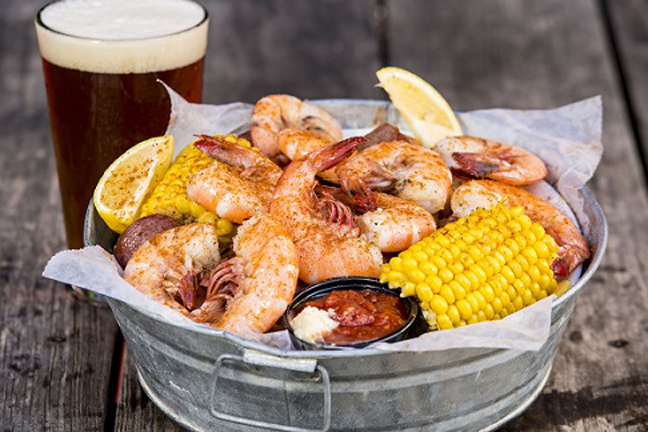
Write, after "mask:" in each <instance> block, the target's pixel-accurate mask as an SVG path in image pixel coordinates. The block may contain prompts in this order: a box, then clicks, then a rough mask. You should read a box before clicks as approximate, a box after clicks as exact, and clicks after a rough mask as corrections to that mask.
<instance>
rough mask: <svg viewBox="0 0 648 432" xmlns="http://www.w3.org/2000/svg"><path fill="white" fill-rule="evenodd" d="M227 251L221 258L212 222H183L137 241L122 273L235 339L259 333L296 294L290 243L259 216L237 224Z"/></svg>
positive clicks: (269, 220) (279, 227) (294, 260)
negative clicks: (138, 244) (231, 249)
mask: <svg viewBox="0 0 648 432" xmlns="http://www.w3.org/2000/svg"><path fill="white" fill-rule="evenodd" d="M234 252H235V254H236V256H235V257H233V258H230V259H228V260H226V261H223V262H220V255H219V248H218V236H217V235H216V227H215V226H214V225H212V224H200V223H194V224H190V225H184V226H180V227H177V228H173V229H171V230H168V231H164V232H162V233H161V234H158V235H157V236H155V237H153V238H152V239H150V240H149V241H147V242H146V243H144V244H143V245H142V246H141V247H140V248H139V249H138V250H137V252H135V254H134V255H133V257H132V258H131V259H130V261H128V265H127V266H126V269H125V270H124V278H125V279H126V281H127V282H129V283H130V284H131V285H133V286H134V287H135V288H137V289H138V290H139V291H141V292H143V293H144V294H147V295H149V296H151V297H152V298H153V299H154V300H157V301H159V302H161V303H163V304H165V305H167V306H169V307H171V308H173V309H175V310H177V311H179V312H181V313H182V314H184V315H185V316H188V317H189V318H192V319H193V320H195V321H198V322H203V323H206V324H209V325H211V326H213V327H216V328H219V329H223V330H226V331H229V332H232V333H236V334H239V335H242V336H249V335H250V334H253V333H258V332H265V331H267V330H268V329H270V327H272V325H273V324H274V323H275V322H276V321H277V320H278V319H279V318H280V317H281V315H282V314H283V313H284V311H285V310H286V308H287V307H288V304H289V303H290V301H291V300H292V297H293V295H294V293H295V288H296V286H297V275H298V263H297V252H296V249H295V245H294V244H293V242H292V241H291V240H290V237H289V235H288V232H287V231H286V229H285V228H284V227H283V225H282V224H281V223H280V222H279V221H278V220H277V218H275V217H273V216H272V215H270V214H264V215H258V216H255V217H253V218H251V219H249V220H247V221H245V222H244V223H243V225H241V226H240V227H239V229H238V233H237V235H236V237H235V238H234Z"/></svg>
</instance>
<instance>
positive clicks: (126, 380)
mask: <svg viewBox="0 0 648 432" xmlns="http://www.w3.org/2000/svg"><path fill="white" fill-rule="evenodd" d="M123 364H124V373H123V375H122V390H121V394H120V396H119V402H118V404H117V419H116V422H115V431H116V432H130V431H165V432H175V431H177V432H179V431H182V430H184V429H183V428H182V427H180V426H179V425H177V424H176V423H174V422H173V421H172V420H171V419H170V418H169V417H167V416H166V415H165V414H164V413H163V412H162V411H161V410H160V409H159V408H158V407H157V406H155V405H154V404H153V402H151V400H150V399H149V398H148V396H146V393H144V390H142V387H141V386H140V385H139V382H138V381H137V370H136V369H135V364H134V362H133V358H132V357H131V356H129V354H128V349H126V352H125V356H124V363H123Z"/></svg>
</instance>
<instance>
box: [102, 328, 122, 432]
mask: <svg viewBox="0 0 648 432" xmlns="http://www.w3.org/2000/svg"><path fill="white" fill-rule="evenodd" d="M125 353H126V348H125V345H124V336H123V335H122V333H121V331H117V334H116V335H115V345H114V346H113V354H112V359H111V361H110V374H109V375H108V391H107V394H106V404H105V413H106V414H105V415H106V416H105V418H104V427H103V430H104V432H114V431H115V426H116V420H117V404H118V403H119V393H120V391H121V382H122V377H123V369H124V355H125Z"/></svg>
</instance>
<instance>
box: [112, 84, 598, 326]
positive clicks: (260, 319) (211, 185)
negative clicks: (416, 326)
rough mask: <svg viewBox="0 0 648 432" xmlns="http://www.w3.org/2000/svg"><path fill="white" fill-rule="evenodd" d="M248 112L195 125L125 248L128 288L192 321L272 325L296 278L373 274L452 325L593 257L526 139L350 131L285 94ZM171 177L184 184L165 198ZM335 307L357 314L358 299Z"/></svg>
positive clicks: (531, 291)
mask: <svg viewBox="0 0 648 432" xmlns="http://www.w3.org/2000/svg"><path fill="white" fill-rule="evenodd" d="M250 123H251V127H250V131H249V132H247V133H245V134H242V135H240V136H234V135H226V136H207V135H201V136H198V137H197V139H196V141H194V142H193V143H192V144H190V145H189V146H188V147H187V148H186V149H185V150H183V152H182V153H181V154H180V156H179V157H178V159H177V160H176V162H174V164H173V165H172V166H171V168H170V169H169V172H172V171H173V172H175V173H176V174H174V176H175V177H173V176H171V177H170V178H167V176H165V178H164V179H163V180H162V181H161V183H160V184H159V185H158V186H157V187H156V188H155V191H154V192H153V193H152V194H151V196H150V197H149V198H148V201H147V202H145V203H144V205H143V211H142V212H141V214H140V218H139V219H137V220H136V221H135V222H133V223H132V224H131V225H130V226H129V227H128V228H127V229H126V231H124V233H123V234H122V235H121V236H120V238H119V240H118V242H117V244H116V247H115V256H116V258H117V260H118V261H119V263H120V264H121V265H122V266H123V267H124V278H125V279H126V280H127V281H128V282H129V283H130V284H131V285H132V286H134V287H135V288H137V289H138V290H139V291H141V292H143V293H145V294H147V295H149V296H150V297H152V298H154V299H155V300H157V301H159V302H161V303H163V304H165V305H167V306H169V307H171V308H173V309H175V310H177V311H179V312H180V313H182V314H183V315H185V316H187V317H189V318H191V319H192V320H194V321H196V322H200V323H205V324H208V325H210V326H213V327H215V328H219V329H223V330H226V331H229V332H233V333H236V334H240V335H246V334H249V333H250V332H255V333H256V332H267V331H269V330H271V329H274V328H276V326H275V325H276V323H277V322H278V321H279V319H280V318H281V317H282V316H283V315H284V313H285V312H286V309H287V308H288V307H289V305H290V304H291V302H292V301H293V297H294V296H295V294H296V292H299V291H301V290H303V289H305V288H306V287H308V286H309V285H313V284H318V283H321V282H324V281H327V280H330V279H333V278H346V277H355V276H362V277H369V278H376V279H379V280H380V282H383V283H385V284H388V287H389V288H391V289H393V290H400V291H399V292H400V295H401V296H413V297H416V299H417V301H418V302H419V304H420V308H421V314H422V316H423V317H424V319H425V322H426V323H427V325H428V326H429V327H428V330H440V329H445V328H452V327H457V326H462V325H467V324H471V323H474V322H479V321H484V320H491V319H499V318H504V317H505V316H507V315H508V314H510V313H513V312H515V311H517V310H519V309H521V308H522V307H524V306H527V305H529V304H532V303H533V302H535V301H537V300H539V299H541V298H543V297H546V296H547V295H550V294H560V293H561V292H562V291H564V290H565V289H568V282H567V280H566V277H567V276H568V275H569V274H570V273H571V272H572V271H573V270H574V269H576V268H577V267H578V266H579V265H580V264H581V263H582V262H583V261H584V260H586V259H588V258H589V256H590V250H589V247H588V245H587V242H586V240H585V238H584V237H583V235H582V234H581V232H580V230H579V228H578V227H577V226H576V224H575V223H574V222H572V220H571V219H570V218H569V217H567V216H566V215H565V214H563V213H562V212H561V211H560V210H558V209H557V208H556V207H554V206H553V205H552V204H550V203H549V202H547V201H545V200H543V199H541V198H539V197H536V196H535V195H533V194H531V193H529V192H527V191H526V190H525V189H524V188H523V186H527V185H532V184H534V183H537V182H539V181H541V180H542V179H543V178H544V177H545V176H546V175H547V169H546V166H545V164H544V162H543V161H542V160H541V159H540V158H538V157H537V156H535V155H533V154H531V153H530V152H528V151H526V150H524V149H521V148H518V147H514V146H511V145H507V144H505V143H500V142H495V141H492V140H488V139H483V138H478V137H472V136H453V137H448V138H445V139H443V140H441V141H439V142H437V143H436V145H435V146H434V147H433V148H426V147H424V146H423V145H422V144H421V142H420V141H419V140H418V139H417V138H415V137H412V136H408V135H406V134H404V133H402V132H401V131H400V130H399V129H398V128H396V127H394V126H392V125H389V124H382V125H379V126H377V127H376V128H375V129H374V130H373V131H371V132H370V133H368V134H367V135H365V136H355V137H350V138H346V139H343V134H342V128H341V127H340V124H339V123H338V122H337V121H336V120H335V119H334V118H333V117H332V116H331V115H330V114H329V113H327V112H326V111H324V110H323V109H321V108H319V107H317V106H315V105H313V104H311V103H308V102H305V101H301V100H299V99H298V98H296V97H293V96H289V95H270V96H266V97H264V98H262V99H261V100H259V101H258V102H257V103H256V105H255V107H254V110H253V114H252V118H251V122H250ZM180 164H184V165H185V167H184V170H183V169H180V168H179V166H180ZM189 165H191V166H189ZM178 172H184V173H185V175H184V176H181V175H178V174H177V173H178ZM172 185H173V186H174V187H175V188H176V189H179V190H180V192H181V193H182V194H183V197H182V198H181V199H180V198H178V199H175V200H172V204H171V206H172V207H173V211H168V204H167V207H164V206H162V205H161V204H160V203H161V202H162V201H163V200H164V199H165V194H166V195H168V194H169V191H170V190H171V186H172ZM167 201H168V200H167ZM367 298H370V297H367ZM358 301H359V302H360V301H364V300H362V299H360V300H358ZM366 308H369V309H371V308H372V306H371V305H370V304H367V305H366ZM332 313H333V312H330V314H332ZM337 314H338V316H337V317H334V318H336V319H338V321H339V322H343V321H344V322H348V323H350V324H349V326H356V325H361V324H358V322H359V318H358V317H359V316H361V315H362V314H360V313H359V312H358V310H355V309H349V308H347V309H345V310H344V312H337ZM341 314H346V315H345V316H344V317H342V318H343V319H342V318H341V317H340V315H341ZM362 316H363V315H362ZM324 319H326V317H324ZM363 319H364V318H363ZM367 319H369V320H370V319H372V318H367ZM360 321H361V320H360ZM365 321H366V319H365Z"/></svg>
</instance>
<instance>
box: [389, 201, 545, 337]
mask: <svg viewBox="0 0 648 432" xmlns="http://www.w3.org/2000/svg"><path fill="white" fill-rule="evenodd" d="M557 250H558V245H557V244H556V242H555V240H554V239H553V238H552V237H551V236H550V235H548V234H547V233H545V230H544V228H543V227H542V225H540V224H538V223H533V222H532V221H531V219H529V217H528V216H526V215H525V214H524V210H523V208H522V207H513V208H508V207H507V206H505V205H504V204H499V205H497V206H495V207H493V208H491V209H490V210H484V209H478V210H476V211H475V212H473V213H471V214H470V215H468V216H466V217H463V218H461V219H459V220H457V221H456V222H453V223H450V224H448V225H446V226H445V227H444V228H442V229H440V230H438V231H436V232H435V233H433V234H431V235H430V236H428V237H426V238H425V239H423V240H421V241H419V242H418V243H416V244H414V245H413V246H411V247H410V248H409V249H407V250H406V251H404V252H401V253H400V254H399V255H398V256H397V257H394V258H392V259H391V260H390V261H389V263H388V264H385V265H383V268H382V271H381V275H380V279H381V281H382V282H383V283H384V282H388V283H389V286H390V287H392V288H397V287H398V288H401V295H402V296H404V297H406V296H412V295H416V296H417V297H418V299H419V302H420V304H421V309H422V310H423V315H424V317H425V318H426V320H427V322H428V324H430V326H431V327H432V328H437V329H449V328H453V327H458V326H463V325H466V324H472V323H475V322H479V321H485V320H493V319H500V318H504V317H505V316H507V315H509V314H511V313H513V312H516V311H518V310H520V309H522V308H523V307H524V306H528V305H530V304H533V303H535V302H536V301H537V300H539V299H542V298H544V297H546V296H547V295H549V294H552V293H554V291H555V290H556V288H557V286H558V283H557V281H556V279H555V278H554V275H553V272H552V271H551V268H550V265H551V262H552V261H553V259H554V258H555V257H556V256H557Z"/></svg>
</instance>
